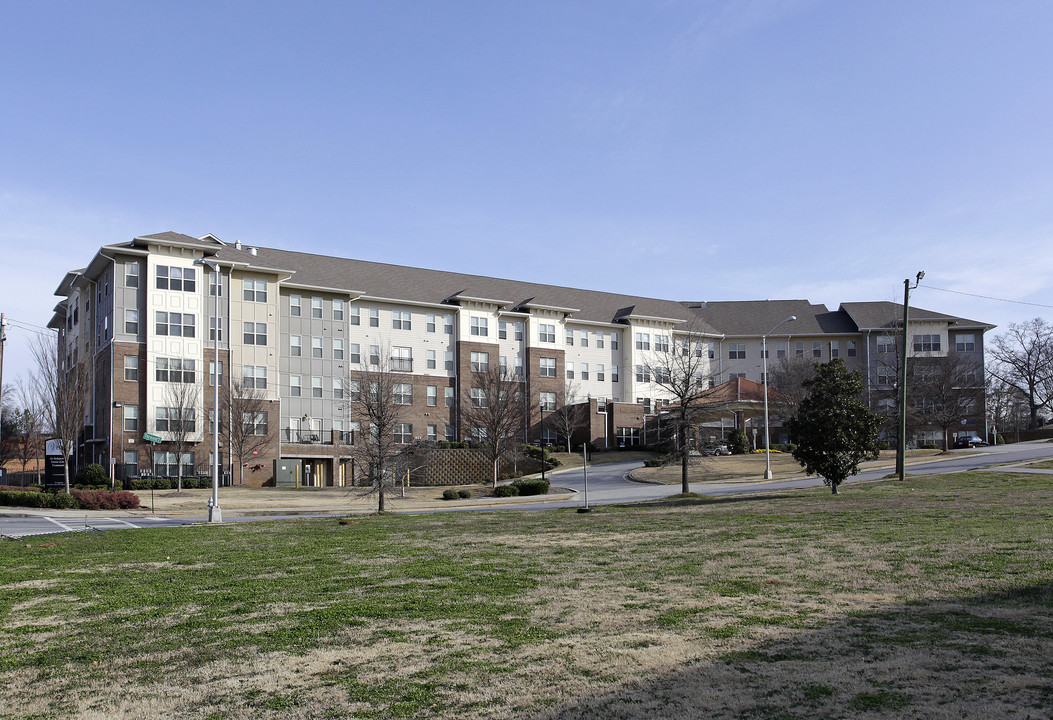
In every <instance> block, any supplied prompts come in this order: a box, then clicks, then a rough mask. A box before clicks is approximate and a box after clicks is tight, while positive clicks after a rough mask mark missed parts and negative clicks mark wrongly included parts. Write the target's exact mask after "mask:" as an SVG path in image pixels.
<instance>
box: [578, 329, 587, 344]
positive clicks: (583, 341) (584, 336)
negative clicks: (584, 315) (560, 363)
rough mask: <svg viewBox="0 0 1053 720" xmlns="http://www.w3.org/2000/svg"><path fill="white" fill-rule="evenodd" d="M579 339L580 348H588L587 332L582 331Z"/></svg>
mask: <svg viewBox="0 0 1053 720" xmlns="http://www.w3.org/2000/svg"><path fill="white" fill-rule="evenodd" d="M580 338H581V346H582V347H588V346H589V331H588V330H582V331H581V336H580Z"/></svg>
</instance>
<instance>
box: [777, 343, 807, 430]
mask: <svg viewBox="0 0 1053 720" xmlns="http://www.w3.org/2000/svg"><path fill="white" fill-rule="evenodd" d="M768 347H769V350H770V348H771V345H770V344H769V345H768ZM768 362H769V363H770V362H771V361H770V360H769V361H768ZM768 367H769V368H770V369H769V371H768V372H769V377H768V386H769V387H770V388H771V389H772V390H775V391H776V392H774V393H770V397H769V401H770V403H771V407H772V410H773V412H775V413H776V414H779V415H785V416H787V417H789V416H790V415H793V414H794V413H795V412H797V407H798V406H799V405H800V404H801V401H802V400H804V398H806V397H807V396H808V389H807V388H806V387H805V382H807V381H808V380H811V379H812V378H813V377H815V363H814V362H812V361H811V360H810V359H809V358H803V357H792V358H790V357H783V358H779V361H778V362H777V363H774V364H773V365H771V364H770V365H769V366H768Z"/></svg>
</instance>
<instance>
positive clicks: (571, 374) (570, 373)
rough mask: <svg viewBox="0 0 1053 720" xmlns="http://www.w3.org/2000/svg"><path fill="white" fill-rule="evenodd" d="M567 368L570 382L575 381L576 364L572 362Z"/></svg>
mask: <svg viewBox="0 0 1053 720" xmlns="http://www.w3.org/2000/svg"><path fill="white" fill-rule="evenodd" d="M566 368H567V379H568V380H573V379H574V363H572V362H569V363H567V364H566Z"/></svg>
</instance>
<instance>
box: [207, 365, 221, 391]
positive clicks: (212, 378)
mask: <svg viewBox="0 0 1053 720" xmlns="http://www.w3.org/2000/svg"><path fill="white" fill-rule="evenodd" d="M208 384H209V385H215V384H216V363H215V361H213V360H209V362H208ZM219 384H220V385H221V386H222V385H223V361H222V360H220V361H219Z"/></svg>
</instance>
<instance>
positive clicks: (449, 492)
mask: <svg viewBox="0 0 1053 720" xmlns="http://www.w3.org/2000/svg"><path fill="white" fill-rule="evenodd" d="M442 499H443V500H456V499H457V491H456V490H455V489H453V488H447V489H446V490H443V491H442Z"/></svg>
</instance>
